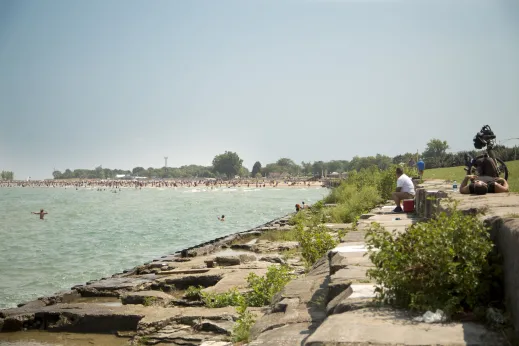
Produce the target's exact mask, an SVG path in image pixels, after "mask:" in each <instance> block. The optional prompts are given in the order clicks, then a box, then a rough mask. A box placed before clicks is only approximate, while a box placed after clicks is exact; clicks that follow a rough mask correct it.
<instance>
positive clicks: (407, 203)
mask: <svg viewBox="0 0 519 346" xmlns="http://www.w3.org/2000/svg"><path fill="white" fill-rule="evenodd" d="M403 205H404V213H412V212H413V211H414V199H404V202H403Z"/></svg>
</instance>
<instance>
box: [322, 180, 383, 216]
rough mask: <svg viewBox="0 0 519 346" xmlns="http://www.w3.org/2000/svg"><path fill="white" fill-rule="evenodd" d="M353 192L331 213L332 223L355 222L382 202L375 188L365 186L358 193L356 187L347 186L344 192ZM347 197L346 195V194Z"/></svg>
mask: <svg viewBox="0 0 519 346" xmlns="http://www.w3.org/2000/svg"><path fill="white" fill-rule="evenodd" d="M348 190H351V191H349V192H351V193H348V195H349V196H348V197H347V199H346V200H345V201H344V202H342V203H341V204H339V205H337V206H336V207H335V208H333V209H331V210H330V211H329V214H330V216H331V220H330V221H332V222H337V223H349V222H353V221H354V220H355V218H356V217H358V216H359V215H361V214H363V213H365V212H368V211H369V210H371V209H372V208H373V207H375V206H376V205H377V204H378V203H379V202H380V201H381V200H380V197H379V193H378V191H377V189H376V188H375V187H372V186H365V187H362V188H361V189H360V190H358V191H356V189H355V187H354V186H351V185H350V186H347V188H345V189H343V192H346V191H348ZM345 195H346V194H345Z"/></svg>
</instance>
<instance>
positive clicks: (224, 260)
mask: <svg viewBox="0 0 519 346" xmlns="http://www.w3.org/2000/svg"><path fill="white" fill-rule="evenodd" d="M214 261H215V262H216V263H217V264H218V265H219V266H224V267H225V266H235V265H239V264H240V263H241V260H240V257H238V256H216V257H215V259H214Z"/></svg>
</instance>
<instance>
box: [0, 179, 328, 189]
mask: <svg viewBox="0 0 519 346" xmlns="http://www.w3.org/2000/svg"><path fill="white" fill-rule="evenodd" d="M278 186H297V187H309V186H321V183H320V182H315V181H305V180H301V181H298V180H283V181H277V180H252V179H251V180H247V179H234V180H216V179H214V180H208V179H200V180H148V179H146V180H124V179H120V180H119V179H117V180H116V179H85V180H67V179H63V180H53V179H48V180H9V181H0V187H39V188H40V187H45V188H75V189H79V188H90V189H92V188H93V189H121V188H135V189H142V188H179V187H206V188H213V189H214V188H225V187H227V188H231V187H249V188H250V187H254V188H262V187H278Z"/></svg>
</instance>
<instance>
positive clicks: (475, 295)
mask: <svg viewBox="0 0 519 346" xmlns="http://www.w3.org/2000/svg"><path fill="white" fill-rule="evenodd" d="M366 244H367V246H368V249H370V253H369V257H370V259H371V261H372V262H373V264H374V265H375V267H374V268H373V269H370V270H368V276H369V277H370V278H372V279H375V281H376V283H377V288H376V292H377V293H378V298H379V299H380V300H381V301H383V302H386V303H390V304H392V305H395V306H397V307H403V308H410V309H412V310H417V311H426V310H431V311H435V310H436V309H442V310H444V311H445V312H446V313H447V314H448V315H452V314H453V313H456V312H459V311H462V310H464V309H471V310H472V309H473V308H474V307H475V306H477V305H478V303H481V301H483V300H485V299H486V298H485V297H484V296H483V295H484V294H487V293H488V292H489V290H488V287H486V284H485V283H482V282H481V278H482V277H486V279H485V280H488V276H489V273H490V271H489V270H490V268H489V265H488V262H487V256H488V255H489V253H490V251H491V250H492V247H493V244H492V242H491V240H490V238H489V234H488V230H487V228H486V227H485V226H484V224H483V223H482V222H481V221H480V220H479V219H478V218H477V217H476V216H469V215H464V214H463V213H462V212H460V211H458V210H456V209H455V208H453V209H452V210H450V212H449V215H447V214H446V213H441V214H440V215H439V216H438V217H437V218H436V219H433V220H430V221H428V222H425V223H418V224H415V225H412V226H411V227H410V228H409V229H408V230H407V232H405V233H402V234H398V233H397V232H396V231H393V232H389V231H386V230H384V229H383V228H382V227H381V226H380V225H378V224H373V225H372V227H371V229H369V230H368V232H367V234H366ZM374 249H378V251H372V250H374ZM490 276H491V275H490Z"/></svg>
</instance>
